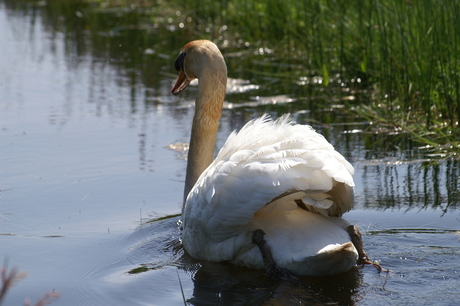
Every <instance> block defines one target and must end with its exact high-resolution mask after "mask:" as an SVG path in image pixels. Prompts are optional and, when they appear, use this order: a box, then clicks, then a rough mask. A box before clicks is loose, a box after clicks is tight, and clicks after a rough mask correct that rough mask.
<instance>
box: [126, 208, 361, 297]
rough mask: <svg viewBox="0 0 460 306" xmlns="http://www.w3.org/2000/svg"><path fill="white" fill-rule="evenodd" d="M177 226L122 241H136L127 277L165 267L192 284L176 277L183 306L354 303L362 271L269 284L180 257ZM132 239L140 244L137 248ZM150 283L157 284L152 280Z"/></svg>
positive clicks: (250, 273) (159, 223)
mask: <svg viewBox="0 0 460 306" xmlns="http://www.w3.org/2000/svg"><path fill="white" fill-rule="evenodd" d="M178 220H179V217H177V216H171V217H170V218H169V217H167V218H163V219H162V220H154V221H153V222H150V223H148V224H146V225H144V226H142V227H141V228H139V229H138V230H136V231H135V232H133V233H132V234H131V235H129V236H127V237H125V238H124V239H125V240H126V241H127V242H128V241H129V243H131V244H132V243H133V241H134V244H132V245H131V246H130V247H129V248H128V250H127V252H126V255H125V256H126V258H125V260H126V261H128V262H129V263H130V264H132V265H134V266H135V267H134V268H132V269H130V270H129V271H127V272H125V273H126V275H139V274H142V273H147V274H148V273H151V274H155V271H157V270H160V269H165V268H166V267H168V266H170V267H176V268H177V269H179V270H181V271H183V272H185V273H186V275H188V276H189V277H190V279H191V283H189V281H187V280H186V279H185V278H184V277H179V275H178V279H177V288H179V287H180V285H182V286H183V287H184V290H185V293H186V294H185V295H186V299H187V303H189V304H192V305H278V304H279V303H284V302H286V301H289V303H295V304H297V303H307V304H308V305H310V304H328V303H333V304H340V305H351V304H354V302H356V299H357V298H358V297H357V296H356V293H357V291H358V287H359V285H360V283H361V282H362V275H361V273H360V268H354V269H352V270H351V271H349V272H347V273H344V274H341V275H337V276H333V277H303V278H301V279H299V280H298V281H292V282H288V281H280V280H276V279H273V278H271V277H269V276H268V275H267V274H266V273H265V271H262V270H251V269H247V268H243V267H237V266H234V265H231V264H227V263H213V262H207V261H198V260H195V259H193V258H191V257H190V256H188V255H187V254H186V253H185V252H184V250H183V248H182V247H181V244H180V241H179V237H177V236H176V235H177V234H178V233H179V230H178V228H177V222H178ZM152 233H155V234H152ZM147 235H148V236H149V238H148V239H145V237H146V236H147ZM136 238H141V240H140V241H138V242H137V243H136V242H135V241H136ZM122 243H123V242H122ZM151 279H152V281H153V282H158V281H159V280H158V279H157V278H156V277H155V276H152V278H151ZM144 281H145V280H144ZM179 283H180V284H179ZM188 292H190V293H191V294H188ZM157 294H161V293H159V292H157ZM190 296H191V297H190ZM283 301H284V302H283Z"/></svg>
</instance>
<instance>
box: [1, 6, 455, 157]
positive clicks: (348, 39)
mask: <svg viewBox="0 0 460 306" xmlns="http://www.w3.org/2000/svg"><path fill="white" fill-rule="evenodd" d="M8 2H11V3H16V2H15V1H8ZM25 2H33V1H31V0H28V1H25ZM75 6H78V7H80V6H82V7H83V8H82V9H79V10H82V11H83V15H84V16H86V17H84V18H82V19H81V22H77V23H76V24H75V25H73V26H72V29H74V30H75V29H77V30H81V31H88V29H98V28H99V27H100V24H101V23H106V24H110V23H113V24H114V25H113V29H111V30H110V31H109V32H108V33H109V34H110V33H112V34H113V32H116V34H117V35H119V36H122V35H128V36H129V37H130V38H131V39H132V44H133V45H136V46H139V52H138V53H136V54H137V55H135V54H130V58H131V59H132V61H133V62H134V61H142V60H144V57H142V56H139V54H142V52H143V50H144V49H145V48H146V46H152V45H156V44H157V42H158V41H159V40H160V41H162V42H164V43H163V45H164V46H165V48H166V46H168V48H170V49H175V50H176V49H179V48H180V47H181V46H182V45H183V43H184V40H191V39H196V38H207V39H211V40H213V41H215V42H216V43H217V44H218V45H219V46H220V47H221V48H222V49H223V51H224V53H226V52H234V51H235V50H238V49H240V50H250V51H251V52H253V50H258V49H259V48H261V49H263V50H270V53H269V55H267V57H269V58H270V60H269V61H268V60H267V61H266V62H265V64H264V65H265V66H263V67H262V66H261V65H253V64H251V63H249V62H248V61H247V60H245V58H244V57H243V58H241V60H242V61H244V63H245V65H241V67H236V68H238V69H244V70H246V71H247V72H251V73H252V74H253V75H257V74H259V75H260V76H269V75H272V76H274V77H276V78H283V79H288V78H292V80H293V82H291V83H292V84H294V85H293V88H291V89H290V92H296V93H298V92H299V91H300V92H302V90H303V89H299V88H298V86H297V87H295V86H296V85H295V84H296V81H297V80H299V78H302V77H310V78H311V77H313V76H317V77H318V76H319V77H322V82H321V84H322V85H321V86H323V87H324V91H325V92H326V91H328V90H330V91H331V92H333V95H340V94H341V92H342V91H341V88H340V86H342V85H341V83H343V84H345V85H343V87H344V89H345V88H347V89H350V90H351V91H352V92H355V93H358V94H359V95H360V96H361V97H360V98H359V99H356V100H355V101H350V102H349V106H350V107H349V108H348V109H349V110H350V111H351V112H352V113H354V114H357V115H359V116H361V117H364V118H366V119H368V120H369V121H372V122H374V123H375V124H381V125H385V126H386V127H388V126H392V127H393V128H394V129H397V130H402V131H405V132H407V133H410V134H411V135H412V136H413V137H414V139H416V140H419V141H421V142H422V143H424V144H427V145H430V146H432V147H435V148H436V146H437V145H442V146H443V147H446V146H447V147H452V148H453V149H452V150H453V151H455V152H458V151H460V144H459V143H460V141H459V139H460V127H459V124H458V122H459V120H460V94H459V92H460V0H316V1H313V0H304V1H298V0H217V1H216V0H185V1H178V0H169V1H165V0H91V1H90V0H74V1H57V0H49V1H47V7H46V9H47V10H49V11H57V12H56V13H55V14H56V15H62V14H64V15H69V18H66V20H67V19H68V20H71V17H70V15H74V14H75V12H74V11H75V8H74V7H75ZM106 8H117V9H119V10H120V12H119V14H118V15H117V16H119V17H117V18H118V19H116V20H114V19H113V16H110V18H111V19H110V20H106V21H104V20H105V18H104V15H103V14H99V15H91V14H89V13H88V11H89V10H94V9H95V10H98V9H100V10H104V9H106ZM53 15H54V14H53ZM130 16H131V17H130ZM133 17H135V18H136V19H133V20H131V19H132V18H133ZM107 18H108V17H107ZM59 20H60V19H56V22H59ZM136 23H138V26H139V28H143V27H145V28H147V29H149V27H150V29H151V30H147V33H145V32H142V31H139V32H134V31H131V32H130V31H126V29H131V28H132V27H133V25H135V24H136ZM139 23H140V25H139ZM179 24H182V28H180V29H181V30H180V31H179V27H178V25H179ZM120 25H121V27H120ZM123 25H124V26H123ZM152 25H159V27H160V28H161V27H167V26H169V25H175V26H176V29H177V30H176V31H170V30H168V31H157V30H155V29H156V28H153V29H152ZM123 29H125V30H123ZM148 31H150V32H148ZM149 33H153V34H154V35H153V34H152V35H150V34H149ZM112 34H110V35H112ZM133 35H134V36H133ZM101 43H105V41H104V40H103V39H101ZM114 46H115V47H116V46H118V45H116V44H114ZM116 50H118V49H116ZM165 51H166V50H164V51H163V52H165ZM273 63H277V64H278V65H274V64H273ZM132 64H133V63H132ZM139 64H140V65H141V64H142V63H139ZM232 71H233V70H232ZM338 80H340V82H339V81H338ZM344 95H349V93H348V92H347V93H345V94H344ZM363 96H364V97H365V99H364V101H366V102H365V103H363V98H362V97H363ZM443 150H444V149H443Z"/></svg>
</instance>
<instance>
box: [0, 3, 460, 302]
mask: <svg viewBox="0 0 460 306" xmlns="http://www.w3.org/2000/svg"><path fill="white" fill-rule="evenodd" d="M15 3H16V2H15V1H5V2H2V3H1V4H0V51H1V52H0V54H2V56H1V57H0V71H2V73H1V75H0V125H1V130H0V133H1V136H0V146H1V151H0V152H1V154H0V171H1V172H0V258H1V259H2V260H3V259H5V258H6V259H7V263H8V266H9V267H10V268H11V267H13V266H18V267H19V268H20V270H21V271H27V273H28V276H27V277H26V278H25V279H23V280H21V281H19V282H18V283H17V284H16V285H15V286H14V287H13V288H11V290H10V291H9V293H8V295H7V297H6V300H5V302H4V304H5V305H21V304H23V302H24V299H25V298H30V299H31V300H32V301H37V300H38V299H39V297H40V296H42V295H43V294H44V293H46V292H50V291H53V290H55V291H57V292H59V293H60V295H61V297H60V298H59V299H57V300H56V301H55V302H54V303H53V304H52V305H183V304H184V301H183V297H182V294H184V296H185V299H186V300H187V302H188V303H190V304H196V305H202V304H210V305H213V304H253V305H259V304H264V305H272V304H298V303H303V304H325V303H333V304H358V305H377V304H378V305H390V304H395V303H398V304H411V305H423V304H425V305H432V304H436V305H455V304H457V302H458V298H459V294H458V288H459V286H460V275H459V274H460V262H459V261H458V258H459V255H460V241H459V240H460V220H459V218H460V210H459V198H460V195H459V190H460V188H459V187H460V182H459V174H460V165H459V163H458V162H455V161H449V160H447V161H440V162H439V163H437V164H435V163H433V162H432V160H429V159H427V157H426V156H422V155H420V154H419V153H418V152H417V150H416V149H415V145H413V144H411V143H410V142H408V141H407V139H405V138H401V137H396V136H392V135H381V134H372V133H368V132H367V124H366V123H365V122H356V120H355V119H354V118H347V117H343V116H342V114H341V112H340V108H339V107H340V101H338V102H337V101H336V100H337V99H336V98H332V99H333V100H334V101H335V102H334V105H336V104H337V105H338V106H335V107H332V108H331V109H332V111H331V110H330V108H329V107H327V108H325V107H323V106H321V105H324V103H326V102H327V101H328V100H329V99H330V97H326V99H325V98H324V93H323V92H322V91H321V89H320V88H319V89H318V88H317V87H313V88H311V87H306V86H305V85H301V84H300V85H297V87H299V88H298V89H296V90H295V94H294V95H293V96H288V97H287V96H285V95H286V94H288V93H289V91H287V90H285V88H288V85H285V83H282V82H281V81H280V80H277V79H276V78H267V77H264V76H261V75H257V74H254V73H248V72H247V71H246V72H245V70H244V69H243V68H244V67H243V65H246V64H248V63H250V62H256V63H257V62H260V61H262V59H263V58H262V57H261V55H260V54H259V55H251V56H244V57H243V58H241V54H233V55H234V56H232V54H228V56H227V61H228V63H229V70H230V76H231V77H232V78H243V79H245V80H250V82H249V83H248V82H242V81H236V86H234V87H232V93H231V94H229V95H228V96H227V102H228V104H227V108H226V109H225V110H224V113H223V117H222V124H221V128H220V131H219V135H218V145H221V144H222V143H223V141H224V139H225V138H226V137H227V135H228V134H229V133H230V131H231V130H233V129H235V128H239V127H241V126H242V125H243V124H244V122H246V121H247V120H248V119H250V118H253V117H256V116H259V115H261V114H262V113H264V112H269V113H271V114H273V115H274V116H277V115H278V114H281V113H283V112H287V111H289V112H292V113H294V114H295V116H296V118H297V120H298V121H299V122H305V123H310V124H311V123H313V124H314V126H315V128H316V129H317V130H318V131H319V132H321V133H323V134H324V135H325V136H326V137H327V138H328V139H329V140H330V141H331V142H332V143H333V144H334V145H335V146H336V148H337V149H338V150H339V151H340V152H342V153H343V154H344V155H345V156H346V157H347V158H348V159H349V160H350V161H351V162H352V163H353V165H354V166H355V168H356V175H355V180H356V185H357V187H356V205H355V206H356V207H355V209H354V210H353V211H351V212H349V213H347V214H346V215H345V218H346V219H347V220H349V221H351V222H353V223H355V224H357V225H358V226H360V227H361V228H362V231H363V233H364V243H365V246H366V251H367V253H368V254H369V255H370V256H371V257H372V258H373V259H374V260H380V261H381V264H382V266H384V267H385V268H388V269H390V270H391V272H390V273H388V274H387V273H378V272H377V271H376V270H375V269H373V268H372V267H364V268H360V267H359V268H356V269H354V270H352V271H350V272H348V273H346V274H344V275H339V276H335V277H327V278H326V277H325V278H322V277H307V278H303V279H301V280H300V281H299V282H295V283H291V282H280V281H275V280H273V279H270V278H269V277H267V276H266V275H265V273H264V272H263V271H253V270H249V269H244V268H238V267H234V266H231V265H227V264H218V263H208V262H198V261H195V260H194V259H193V258H190V257H189V256H187V254H184V252H183V250H182V248H181V245H180V242H179V238H178V237H179V231H178V227H177V222H178V221H179V219H180V217H179V216H178V214H179V213H180V208H181V198H182V190H183V181H184V174H185V164H186V162H185V159H184V153H183V152H181V151H174V150H170V149H168V148H167V146H168V145H171V144H176V143H185V142H187V141H188V137H189V126H190V122H191V116H192V114H193V109H192V108H191V104H190V103H191V101H193V97H194V89H193V87H192V88H189V89H187V91H186V92H184V93H183V94H182V95H181V96H180V97H173V96H171V95H170V93H169V90H170V88H171V85H172V83H173V82H174V77H175V71H174V69H173V66H172V63H173V60H174V57H175V55H176V54H177V53H178V50H179V49H180V47H181V46H182V45H183V44H184V43H185V42H186V40H188V39H189V38H188V36H184V35H183V34H181V33H180V32H178V31H175V32H174V31H173V32H171V31H170V30H171V29H169V31H161V32H158V33H154V34H152V33H150V34H149V33H148V32H145V31H144V30H142V29H135V30H126V31H121V30H120V31H121V32H120V33H119V34H117V35H112V34H110V33H109V32H107V31H106V30H105V28H103V29H100V28H97V27H95V26H94V25H93V24H91V23H89V24H83V23H82V21H81V19H82V14H87V12H86V11H84V10H82V11H79V10H78V8H77V9H76V8H73V7H72V9H73V11H71V12H70V13H69V15H65V16H63V15H59V14H56V15H53V14H52V12H50V11H52V10H51V9H50V8H49V6H43V5H44V4H45V3H44V2H40V3H39V5H30V4H25V5H23V6H21V5H16V4H15ZM98 16H99V17H100V19H104V18H105V19H106V20H107V22H108V23H110V22H112V23H116V22H115V21H113V20H117V19H116V18H119V17H117V16H118V15H117V14H111V13H107V12H101V13H100V15H98ZM103 17H104V18H103ZM141 18H142V16H141ZM69 24H71V25H73V26H74V28H72V31H70V30H69ZM107 33H109V34H110V35H109V34H107ZM147 34H148V35H147ZM144 36H145V37H147V38H143V37H144ZM184 37H187V38H184ZM130 41H134V43H133V45H131V46H129V44H130ZM133 50H134V51H133ZM249 53H251V54H254V53H257V52H252V51H251V52H249ZM245 54H248V53H245ZM248 65H249V64H248ZM256 65H257V64H256ZM256 67H257V66H256ZM289 86H291V87H289V88H293V85H292V84H291V85H289ZM256 96H260V97H261V98H259V99H256V98H254V97H256ZM291 100H293V101H291ZM323 100H324V101H326V102H322V101H323ZM273 101H277V103H276V104H274V103H273ZM318 101H319V102H318ZM336 102H337V103H336ZM318 105H319V106H318ZM305 109H311V112H305V111H304V110H305ZM313 119H316V120H317V121H314V120H313ZM318 122H319V123H318ZM181 287H182V289H181Z"/></svg>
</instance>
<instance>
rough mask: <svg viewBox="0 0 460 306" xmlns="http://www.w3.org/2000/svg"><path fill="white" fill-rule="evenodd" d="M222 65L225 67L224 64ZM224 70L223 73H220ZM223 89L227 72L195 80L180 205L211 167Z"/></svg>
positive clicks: (209, 74) (222, 100)
mask: <svg viewBox="0 0 460 306" xmlns="http://www.w3.org/2000/svg"><path fill="white" fill-rule="evenodd" d="M224 65H225V64H224ZM222 70H224V69H222ZM226 86H227V70H226V68H225V71H220V72H219V71H216V70H214V71H212V70H209V71H206V73H203V74H202V77H201V78H200V79H199V85H198V94H197V97H196V102H195V115H194V116H193V123H192V135H191V137H190V148H189V152H188V162H187V174H186V177H185V189H184V203H185V200H186V199H187V195H188V194H189V192H190V190H191V189H192V187H193V186H194V185H195V183H196V181H197V180H198V178H199V177H200V175H201V173H203V171H204V170H205V169H206V168H207V167H208V166H209V165H210V164H211V163H212V161H213V158H214V146H215V144H216V136H217V129H218V127H219V119H220V116H221V113H222V105H223V102H224V98H225V90H226Z"/></svg>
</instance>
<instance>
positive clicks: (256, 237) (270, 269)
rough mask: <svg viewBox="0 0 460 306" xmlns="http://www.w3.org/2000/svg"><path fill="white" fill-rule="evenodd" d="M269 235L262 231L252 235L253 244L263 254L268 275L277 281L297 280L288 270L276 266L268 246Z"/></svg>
mask: <svg viewBox="0 0 460 306" xmlns="http://www.w3.org/2000/svg"><path fill="white" fill-rule="evenodd" d="M266 237H267V234H265V232H264V231H263V230H261V229H258V230H255V231H254V233H253V234H252V242H254V243H255V244H256V245H257V246H258V247H259V250H260V252H261V253H262V257H263V260H264V267H265V270H266V271H267V273H268V275H270V276H271V277H273V278H276V279H282V280H297V277H295V276H294V275H293V274H292V273H291V272H290V271H289V270H288V269H284V268H280V267H278V266H277V265H276V263H275V260H274V259H273V256H272V252H271V250H270V247H269V246H268V245H267V240H266Z"/></svg>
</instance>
